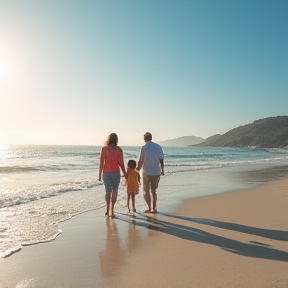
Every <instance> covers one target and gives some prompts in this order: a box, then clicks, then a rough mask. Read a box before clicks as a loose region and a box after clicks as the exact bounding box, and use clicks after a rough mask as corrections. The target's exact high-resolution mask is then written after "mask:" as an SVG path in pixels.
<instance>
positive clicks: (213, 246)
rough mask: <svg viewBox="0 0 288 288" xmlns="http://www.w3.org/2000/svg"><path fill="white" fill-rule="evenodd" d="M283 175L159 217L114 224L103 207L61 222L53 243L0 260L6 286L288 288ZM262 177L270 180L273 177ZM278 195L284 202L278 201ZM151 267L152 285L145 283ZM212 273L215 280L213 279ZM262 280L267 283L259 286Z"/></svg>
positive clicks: (287, 191) (287, 194) (120, 217)
mask: <svg viewBox="0 0 288 288" xmlns="http://www.w3.org/2000/svg"><path fill="white" fill-rule="evenodd" d="M276 170H277V169H276ZM252 174H253V173H252ZM256 174H257V176H255V175H256ZM280 174H281V173H280ZM280 174H279V171H275V176H276V179H277V175H278V177H280V179H278V180H273V179H272V180H271V181H268V183H264V184H263V183H262V184H261V185H257V186H256V187H252V188H245V189H240V190H239V189H238V190H237V189H236V191H235V189H233V188H234V187H232V190H228V191H223V192H221V193H217V194H213V195H204V196H195V197H193V196H192V197H190V199H189V200H187V199H186V200H185V199H182V200H180V201H178V203H179V204H177V205H175V203H174V202H173V201H172V200H173V199H172V200H171V201H172V202H173V203H174V204H173V203H171V205H170V206H169V205H168V206H167V207H166V209H159V211H160V212H159V213H158V214H144V213H136V217H135V218H131V217H128V216H127V215H126V214H125V213H117V214H116V219H115V220H113V219H111V218H108V217H104V213H103V212H104V210H105V209H104V208H102V209H101V208H100V209H98V210H94V211H90V212H85V213H83V214H80V215H77V216H74V217H73V218H72V219H70V220H69V221H65V222H62V223H59V226H60V228H61V230H63V233H62V234H61V235H59V236H58V237H57V238H56V239H55V240H54V241H52V242H47V243H43V244H37V245H32V246H27V247H23V249H22V250H21V251H20V252H19V253H16V254H14V255H12V256H11V257H8V258H5V259H3V260H0V270H1V271H3V272H2V273H4V275H5V279H1V280H0V286H1V287H4V288H6V287H7V288H10V287H19V286H16V285H22V286H20V287H47V288H48V287H124V286H126V287H144V286H145V287H146V286H147V285H150V286H151V287H153V286H155V285H157V286H158V287H191V283H192V284H193V285H192V287H207V288H208V287H243V288H244V287H253V288H254V287H259V288H260V287H281V288H282V287H283V288H284V287H285V288H287V286H288V277H287V276H286V274H287V273H285V272H287V271H288V250H287V247H286V246H287V242H288V232H287V231H288V224H287V221H285V220H284V219H285V217H286V216H285V215H286V214H287V212H286V210H287V206H288V176H287V173H286V170H285V171H284V174H283V175H282V174H281V175H280ZM193 175H194V174H193ZM255 175H254V176H253V177H256V178H257V179H258V177H260V178H261V177H266V176H267V171H266V172H263V171H257V172H255ZM259 175H260V176H259ZM261 175H262V176H261ZM279 175H280V176H279ZM284 175H286V177H284ZM217 176H218V174H217ZM248 176H249V177H250V176H251V173H249V175H248ZM241 177H242V176H241ZM173 181H174V179H173ZM180 181H183V177H182V178H181V177H180ZM186 181H189V179H186ZM210 181H212V183H211V184H212V185H213V183H214V184H215V182H213V181H214V180H213V179H212V180H210ZM233 181H235V179H233ZM257 181H258V180H257ZM257 181H256V182H257ZM168 182H169V181H168ZM160 186H161V183H160ZM271 189H272V190H273V189H274V191H277V193H276V192H275V193H276V194H277V197H276V196H275V195H276V194H275V195H273V196H274V198H273V197H271V195H270V194H271ZM263 191H264V192H263ZM269 191H270V193H269ZM281 193H282V194H281ZM281 195H282V196H283V197H282V196H281ZM262 198H263V199H262ZM259 199H261V201H260V202H259ZM178 200H179V198H178ZM235 201H236V202H235ZM180 202H182V203H181V204H180ZM225 203H226V205H224V204H225ZM240 203H242V206H243V207H245V209H244V211H243V209H242V210H241V206H240V208H239V207H238V206H237V205H239V204H240ZM243 203H244V204H245V205H244V204H243ZM260 204H261V205H260ZM285 205H286V206H285ZM171 207H173V209H171ZM216 208H218V209H216ZM285 209H286V210H285ZM248 212H249V213H250V214H249V213H248ZM286 218H287V217H286ZM260 232H261V233H262V234H261V233H260ZM263 233H264V234H263ZM265 233H266V234H267V235H266V234H265ZM265 235H266V236H265ZM269 235H270V236H269ZM271 235H274V236H273V237H274V238H273V237H272V236H271ZM275 235H276V236H277V235H278V236H277V237H278V238H277V237H276V236H275ZM269 237H270V238H269ZM271 237H272V238H271ZM281 237H282V238H281ZM163 243H165V245H163ZM217 243H218V244H217ZM222 246H223V247H222ZM237 247H238V248H237ZM239 247H240V248H239ZM219 248H220V249H219ZM237 249H238V250H237ZM190 250H191V251H190ZM261 255H262V256H261ZM263 255H264V256H265V255H266V256H267V255H268V256H269V255H270V256H269V257H270V258H271V259H266V258H269V257H268V256H267V257H266V258H265V257H264V256H263ZM286 258H287V259H286ZM151 259H152V261H151ZM211 259H212V260H213V261H212V260H211ZM190 261H191V262H192V264H193V265H192V264H191V263H190ZM229 263H230V264H229ZM191 265H192V266H191ZM254 266H258V268H259V269H260V271H261V273H262V274H261V273H260V272H257V271H255V269H254ZM147 267H149V268H147ZM233 267H234V269H232V268H233ZM145 269H148V270H149V279H146V278H143V277H144V276H145V273H143V271H145ZM219 269H220V270H219ZM207 270H209V273H208V275H214V276H213V277H210V278H209V277H208V278H209V279H210V280H209V279H206V278H207V275H206V273H204V271H206V272H207ZM246 270H247V271H246ZM191 271H194V272H193V273H194V274H193V273H192V272H191ZM251 271H253V273H254V274H253V275H251ZM221 272H222V273H221ZM224 272H225V273H224ZM223 273H224V274H223ZM281 273H282V274H281ZM283 273H284V274H283ZM258 274H259V275H258ZM131 275H132V276H131ZM192 275H193V279H192V278H191V277H192ZM217 275H221V277H220V278H221V279H219V277H217ZM233 275H234V276H235V275H236V276H237V275H238V276H237V277H236V276H235V277H234V278H233V277H232V276H233ZM269 275H270V276H271V277H272V278H271V277H270V278H269V277H268V276H269ZM273 275H274V276H273ZM214 277H215V279H214ZM231 277H232V278H231ZM261 277H262V279H266V280H261V281H260V280H259V281H260V282H259V281H258V282H257V279H256V278H259V279H261ZM265 277H266V278H265ZM273 277H274V278H273ZM285 277H286V278H285ZM184 278H185V279H186V280H184ZM211 278H213V281H214V282H211V281H212V279H211ZM224 278H225V279H224ZM242 278H243V279H242ZM125 279H126V280H125ZM177 279H178V280H177ZM180 279H181V281H180ZM244 279H246V280H245V281H244ZM247 279H248V280H247ZM269 279H270V280H269ZM273 279H274V280H275V281H274V280H273ZM208 280H209V281H210V282H209V281H208ZM145 281H146V282H145ZM147 281H148V282H147ZM177 281H178V282H177ZM179 281H180V282H179ZM249 281H250V282H249ZM263 281H264V282H263ZM269 281H270V282H269ZM273 281H274V282H273ZM286 282H287V283H286ZM143 283H145V285H144V284H143ZM213 283H215V285H214V284H213ZM132 284H133V285H132ZM142 284H143V285H142ZM216 284H217V285H218V286H217V285H216ZM286 284H287V285H286ZM25 285H26V286H25ZM139 285H140V286H139ZM141 285H142V286H141ZM159 285H160V286H159ZM189 285H190V286H189ZM245 285H246V286H245ZM269 285H270V286H269ZM271 285H274V286H271ZM285 285H286V286H285Z"/></svg>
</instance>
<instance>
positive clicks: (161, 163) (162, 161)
mask: <svg viewBox="0 0 288 288" xmlns="http://www.w3.org/2000/svg"><path fill="white" fill-rule="evenodd" d="M159 161H160V165H161V174H162V175H163V176H164V159H159Z"/></svg>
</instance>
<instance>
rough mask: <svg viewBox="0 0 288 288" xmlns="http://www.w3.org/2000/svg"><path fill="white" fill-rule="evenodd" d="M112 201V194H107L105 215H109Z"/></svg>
mask: <svg viewBox="0 0 288 288" xmlns="http://www.w3.org/2000/svg"><path fill="white" fill-rule="evenodd" d="M110 199H111V195H110V193H106V194H105V200H106V213H105V215H109V209H110Z"/></svg>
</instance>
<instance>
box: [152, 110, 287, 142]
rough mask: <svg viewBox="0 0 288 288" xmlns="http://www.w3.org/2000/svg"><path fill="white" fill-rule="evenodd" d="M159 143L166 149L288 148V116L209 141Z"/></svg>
mask: <svg viewBox="0 0 288 288" xmlns="http://www.w3.org/2000/svg"><path fill="white" fill-rule="evenodd" d="M158 143H159V144H160V145H162V146H164V147H172V146H174V147H183V146H188V147H191V146H194V147H195V146H196V147H239V148H240V147H242V148H244V147H245V148H247V147H253V148H288V116H276V117H268V118H263V119H259V120H256V121H254V122H253V123H250V124H247V125H243V126H240V127H237V128H234V129H232V130H229V131H228V132H226V133H225V134H223V135H221V134H216V135H213V136H211V137H208V138H207V139H203V138H201V137H196V136H183V137H179V138H175V139H169V140H166V141H160V142H158Z"/></svg>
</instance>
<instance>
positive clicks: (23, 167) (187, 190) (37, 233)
mask: <svg viewBox="0 0 288 288" xmlns="http://www.w3.org/2000/svg"><path fill="white" fill-rule="evenodd" d="M100 149H101V147H97V146H95V147H87V146H12V147H2V146H1V149H0V159H1V163H0V239H1V241H0V257H5V256H8V255H11V254H12V253H13V252H15V251H18V250H19V249H21V247H22V246H23V245H31V244H35V243H39V242H45V241H50V240H52V239H54V238H55V237H56V236H57V235H58V234H59V233H61V230H60V229H59V227H58V225H57V223H58V222H60V221H64V220H67V219H69V218H71V217H72V216H74V215H77V214H79V213H83V212H85V211H89V210H93V209H98V208H100V207H103V206H104V205H105V202H104V191H103V190H104V189H103V185H102V183H101V182H99V181H98V180H97V178H98V165H99V154H100ZM123 150H124V158H125V163H126V162H127V161H128V160H129V159H135V160H137V159H138V156H139V151H140V147H123ZM163 150H164V154H165V171H166V173H165V174H166V175H165V176H164V177H163V178H162V179H161V182H160V187H159V189H158V197H159V198H158V199H159V201H158V203H159V205H160V207H159V208H161V209H168V208H169V207H170V206H171V205H174V206H175V205H176V204H177V203H179V202H180V201H181V199H183V197H194V196H200V195H206V194H211V193H219V192H223V191H226V190H231V189H238V188H243V187H247V186H249V185H255V184H257V183H261V182H263V181H267V179H272V178H273V173H272V172H269V173H268V175H267V177H265V179H263V177H262V178H259V177H258V176H257V172H251V171H250V170H257V169H258V170H259V169H262V168H264V167H268V166H277V167H283V165H285V164H288V151H287V150H267V149H260V150H258V149H231V148H199V147H197V148H164V149H163ZM281 169H282V170H283V168H281ZM247 170H249V171H250V172H248V173H247V172H245V171H247ZM282 170H281V171H282ZM245 173H246V174H245ZM279 173H280V172H279V171H276V172H275V173H274V174H275V177H278V175H280V174H279ZM283 173H285V171H284V172H283ZM251 175H252V176H251ZM261 175H263V173H261ZM257 177H258V178H259V179H258V178H257ZM140 194H141V193H140ZM136 201H137V204H136V205H137V209H140V210H141V209H142V210H145V208H146V205H145V203H144V201H143V197H142V195H139V196H137V199H136ZM161 205H162V207H161ZM125 206H126V193H125V187H124V186H123V185H120V189H119V196H118V201H117V204H116V207H115V209H116V210H117V211H119V212H125V211H126V208H125Z"/></svg>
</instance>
